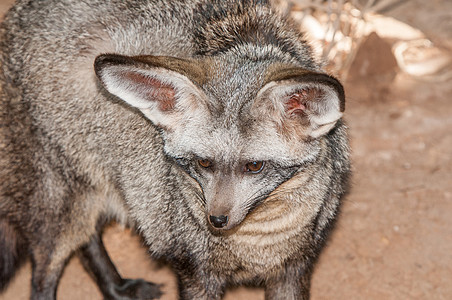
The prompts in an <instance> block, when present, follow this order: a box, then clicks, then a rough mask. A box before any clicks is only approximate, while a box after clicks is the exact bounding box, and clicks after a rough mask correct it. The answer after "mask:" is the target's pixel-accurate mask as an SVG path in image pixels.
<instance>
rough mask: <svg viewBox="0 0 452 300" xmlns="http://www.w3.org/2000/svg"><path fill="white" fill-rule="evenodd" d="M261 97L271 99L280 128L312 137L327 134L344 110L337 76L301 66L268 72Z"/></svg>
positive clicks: (342, 94) (340, 86)
mask: <svg viewBox="0 0 452 300" xmlns="http://www.w3.org/2000/svg"><path fill="white" fill-rule="evenodd" d="M262 96H263V97H265V98H266V99H268V98H270V99H271V103H272V105H273V108H274V109H276V111H277V112H278V122H279V123H280V125H281V126H282V127H284V128H286V129H287V128H292V129H293V130H295V131H296V132H302V133H303V134H304V135H307V136H310V137H312V138H318V137H320V136H322V135H324V134H326V133H328V132H329V131H330V130H331V129H332V128H333V127H334V125H335V124H336V122H337V121H338V120H339V119H340V118H341V117H342V113H343V112H344V109H345V94H344V89H343V87H342V85H341V83H340V82H339V81H338V80H337V79H336V78H334V77H332V76H329V75H327V74H323V73H317V72H313V71H308V70H305V69H301V68H293V67H285V68H282V67H279V68H275V69H273V70H272V71H270V72H269V73H268V74H267V77H266V84H265V85H264V87H263V88H262V89H261V91H260V93H259V95H258V98H259V97H262Z"/></svg>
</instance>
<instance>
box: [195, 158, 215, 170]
mask: <svg viewBox="0 0 452 300" xmlns="http://www.w3.org/2000/svg"><path fill="white" fill-rule="evenodd" d="M198 164H199V165H200V166H201V167H203V168H205V169H207V168H210V167H211V166H212V162H211V161H210V160H208V159H199V160H198Z"/></svg>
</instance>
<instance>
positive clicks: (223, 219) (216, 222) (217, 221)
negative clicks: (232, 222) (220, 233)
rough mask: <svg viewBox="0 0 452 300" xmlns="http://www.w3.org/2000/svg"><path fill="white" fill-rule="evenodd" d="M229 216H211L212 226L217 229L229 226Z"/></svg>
mask: <svg viewBox="0 0 452 300" xmlns="http://www.w3.org/2000/svg"><path fill="white" fill-rule="evenodd" d="M228 220H229V218H228V216H224V215H221V216H209V221H210V224H212V226H213V227H215V228H223V227H225V226H226V225H228Z"/></svg>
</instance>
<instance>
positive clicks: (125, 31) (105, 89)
mask: <svg viewBox="0 0 452 300" xmlns="http://www.w3.org/2000/svg"><path fill="white" fill-rule="evenodd" d="M0 43H1V44H0V55H1V56H0V59H1V74H0V76H1V77H0V80H1V98H0V101H1V102H0V104H1V114H0V125H1V126H0V163H1V169H0V247H1V252H2V253H5V255H3V254H2V255H0V256H1V257H0V263H1V262H3V264H4V265H5V266H7V267H8V268H7V269H5V271H3V272H2V273H1V276H2V277H1V278H0V288H1V287H4V286H6V284H7V282H8V280H9V278H10V277H11V276H12V274H13V273H14V269H15V268H16V267H17V265H18V264H19V263H20V261H21V258H20V257H21V256H20V255H16V253H19V252H20V253H23V252H28V253H30V254H31V258H32V262H33V277H32V296H31V297H32V298H33V299H49V298H53V297H55V291H56V287H57V283H58V278H59V276H60V275H61V272H62V269H63V267H64V263H65V261H66V260H67V258H68V257H69V256H70V255H71V253H73V252H74V251H76V250H77V249H82V250H81V253H82V254H81V257H82V258H83V261H84V265H85V266H86V268H87V269H88V270H89V271H90V272H91V273H94V276H95V277H96V276H98V275H96V274H95V273H96V270H97V269H99V268H106V269H109V270H112V272H110V273H111V274H113V275H111V276H110V275H107V276H106V278H104V277H103V276H102V274H101V275H100V277H96V280H97V281H98V283H99V286H100V288H101V291H102V292H103V293H104V296H105V297H106V298H121V297H123V298H122V299H125V298H124V297H126V296H124V295H119V294H118V293H119V291H123V290H124V287H129V286H133V288H130V291H129V290H127V297H130V298H141V297H144V296H143V295H144V294H146V293H147V295H148V296H149V297H151V298H152V297H158V296H159V295H160V293H159V291H158V288H157V287H155V286H153V285H152V284H151V283H144V282H142V281H138V282H135V281H133V282H131V281H127V280H126V281H125V280H124V279H121V278H120V276H119V274H117V272H116V270H114V267H112V265H111V262H109V260H108V257H106V256H105V255H103V256H102V255H100V254H99V253H102V252H103V251H104V250H103V247H102V244H101V242H100V239H99V238H98V234H99V232H100V230H101V228H102V226H103V225H104V224H105V223H106V222H108V220H111V219H115V220H119V221H120V222H122V223H129V224H131V225H134V226H135V227H136V228H137V230H138V231H139V232H140V233H141V234H142V235H143V237H144V239H145V241H146V243H147V244H148V246H149V250H150V253H151V255H152V256H153V257H155V258H158V259H164V260H166V261H168V262H169V263H170V264H171V265H172V266H173V268H174V270H175V272H176V274H177V275H178V278H179V283H180V298H181V299H220V298H221V296H222V295H223V293H224V290H225V288H226V287H227V286H229V285H240V284H258V285H261V284H262V285H264V286H265V287H266V298H267V299H308V298H309V285H310V284H309V282H310V277H311V273H312V268H313V264H314V263H315V261H316V259H317V256H318V255H319V252H320V250H321V248H322V247H323V245H324V242H325V239H326V237H327V235H328V233H329V231H330V228H331V226H332V225H333V223H334V220H335V219H336V217H337V214H338V210H339V206H340V202H341V198H342V196H343V195H344V193H345V191H346V187H347V179H348V175H349V172H350V166H349V150H348V140H347V134H346V126H345V125H344V123H343V121H342V120H341V116H342V112H343V110H344V93H343V90H342V86H341V85H340V83H339V82H338V81H337V80H336V79H334V78H333V77H330V76H328V75H325V74H323V73H322V71H321V70H320V69H319V65H318V64H317V63H316V62H315V60H314V59H313V58H312V53H311V49H310V47H309V45H308V44H307V43H306V41H305V40H304V38H303V36H302V34H301V33H299V32H298V31H297V30H296V29H295V27H293V26H292V25H291V23H290V21H288V20H285V19H284V18H283V17H281V16H278V15H277V14H276V13H274V12H273V11H272V9H271V8H270V6H269V5H268V4H267V3H266V1H257V0H250V1H245V0H243V1H217V0H215V1H207V0H205V1H204V0H199V1H182V0H180V1H132V0H127V1H123V0H112V1H100V0H89V1H88V0H85V1H70V0H64V1H61V0H58V1H57V0H43V1H30V0H20V1H18V2H17V3H16V5H15V6H14V7H13V8H12V9H11V10H10V11H9V13H8V14H7V15H6V17H5V21H4V22H3V24H2V27H1V36H0ZM105 53H117V54H114V55H113V54H107V55H105ZM96 58H97V59H96ZM294 99H295V100H294ZM291 101H292V102H291ZM200 159H202V160H207V161H208V162H209V163H211V166H210V167H208V168H203V167H202V166H200V165H199V162H198V161H199V160H200ZM260 161H263V162H264V167H263V169H262V171H258V172H255V173H253V172H249V170H248V171H246V166H248V163H250V162H260ZM244 166H245V169H244ZM244 170H245V171H246V172H245V171H244ZM219 215H225V216H228V224H227V225H226V226H224V227H222V228H216V227H219V226H215V225H214V223H212V224H210V223H209V220H211V219H210V216H219ZM2 236H3V238H2ZM5 236H8V237H11V238H5ZM98 255H100V256H99V257H101V258H100V259H98V258H96V257H98ZM101 262H102V263H101ZM111 282H113V283H111ZM121 287H122V288H121Z"/></svg>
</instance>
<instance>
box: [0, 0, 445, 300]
mask: <svg viewBox="0 0 452 300" xmlns="http://www.w3.org/2000/svg"><path fill="white" fill-rule="evenodd" d="M0 2H1V3H0V9H1V12H2V13H3V11H4V10H5V9H6V8H7V7H8V6H9V5H10V4H11V2H12V1H10V0H0ZM389 14H390V15H391V16H393V17H395V18H397V19H399V20H401V21H403V22H407V23H409V24H410V25H412V26H415V27H416V28H418V29H420V30H421V31H423V32H424V33H425V34H426V35H427V36H428V37H429V38H430V39H432V40H433V41H434V42H435V44H436V45H437V46H439V47H442V49H443V50H445V51H448V52H449V54H450V55H452V54H451V53H452V52H451V49H452V3H451V2H450V1H449V0H443V1H440V0H436V1H421V0H414V1H406V2H405V3H404V4H403V5H401V6H399V7H397V8H395V9H393V10H391V11H390V12H389ZM370 52H372V51H370V50H369V52H366V53H370ZM374 52H375V51H374ZM374 54H375V53H374ZM359 59H361V60H363V61H365V60H366V57H365V55H364V56H360V57H359V58H357V60H358V63H359ZM369 59H374V60H376V61H377V65H379V64H380V61H379V60H381V63H384V62H387V59H388V58H387V57H378V53H377V56H376V57H375V56H374V57H373V58H372V57H371V58H369ZM363 61H361V62H363ZM358 69H359V68H358ZM352 70H353V68H352ZM356 70H357V69H356ZM356 72H357V71H356ZM371 73H372V72H368V73H365V74H364V75H363V76H353V75H356V74H351V78H353V81H348V82H346V84H345V85H346V91H347V101H348V102H347V107H346V120H347V122H348V124H349V127H350V132H351V143H352V149H353V165H354V176H353V187H352V191H351V193H350V195H349V196H348V198H347V200H346V201H345V203H344V207H343V211H342V215H341V217H340V220H339V222H338V225H337V228H336V230H335V231H334V233H333V235H332V238H331V240H330V242H329V245H328V247H327V248H326V249H325V251H324V252H323V254H322V256H321V259H320V261H319V263H318V265H317V267H316V270H315V273H314V278H313V284H312V299H398V300H399V299H452V284H451V280H452V159H451V157H452V133H451V132H452V96H451V95H452V80H451V79H450V78H449V79H448V80H446V79H444V78H443V79H441V80H440V79H438V78H435V77H433V78H432V77H429V78H414V77H412V76H409V75H407V74H404V73H403V72H401V71H400V70H399V71H394V74H393V76H392V77H391V78H390V79H389V80H386V81H383V82H379V76H378V74H377V75H375V74H371ZM361 75H362V74H361ZM104 241H105V244H106V247H107V248H108V250H109V253H110V254H111V256H112V259H113V261H114V262H115V264H116V265H117V267H118V269H119V271H120V273H121V274H123V276H125V277H130V278H137V277H140V278H144V279H147V280H150V281H154V282H156V283H162V284H164V288H163V290H164V292H165V295H164V296H163V297H162V299H163V300H172V299H176V298H177V294H176V282H175V278H174V276H173V274H172V273H171V271H170V270H169V269H168V268H167V267H162V266H159V265H157V264H156V263H154V262H152V261H151V260H150V259H149V258H148V257H147V255H146V250H145V249H144V248H143V247H141V245H140V239H139V238H138V237H137V236H134V235H132V234H131V232H130V231H129V230H124V229H122V228H120V227H119V226H113V227H111V228H109V229H108V230H107V231H106V234H105V237H104ZM30 276H31V275H30V264H29V263H28V264H26V265H25V266H24V267H23V268H22V269H20V271H19V272H18V274H17V276H16V277H15V279H14V281H13V282H12V283H11V285H10V286H9V288H8V289H7V290H6V292H5V293H4V294H2V295H0V299H1V300H3V299H18V300H19V299H27V298H28V297H29V291H30V287H29V286H30ZM58 299H69V300H70V299H74V300H78V299H101V295H100V293H99V292H98V290H97V288H96V286H95V284H94V283H93V281H92V280H91V279H90V277H89V276H88V275H87V273H86V272H84V270H83V269H82V267H81V265H80V263H79V261H78V259H77V258H73V259H72V260H71V261H70V262H69V264H68V266H67V267H66V269H65V272H64V274H63V277H62V279H61V282H60V286H59V289H58ZM226 299H227V300H233V299H239V300H240V299H264V293H263V291H262V290H260V289H250V288H239V289H236V290H232V291H228V293H227V295H226Z"/></svg>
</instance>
